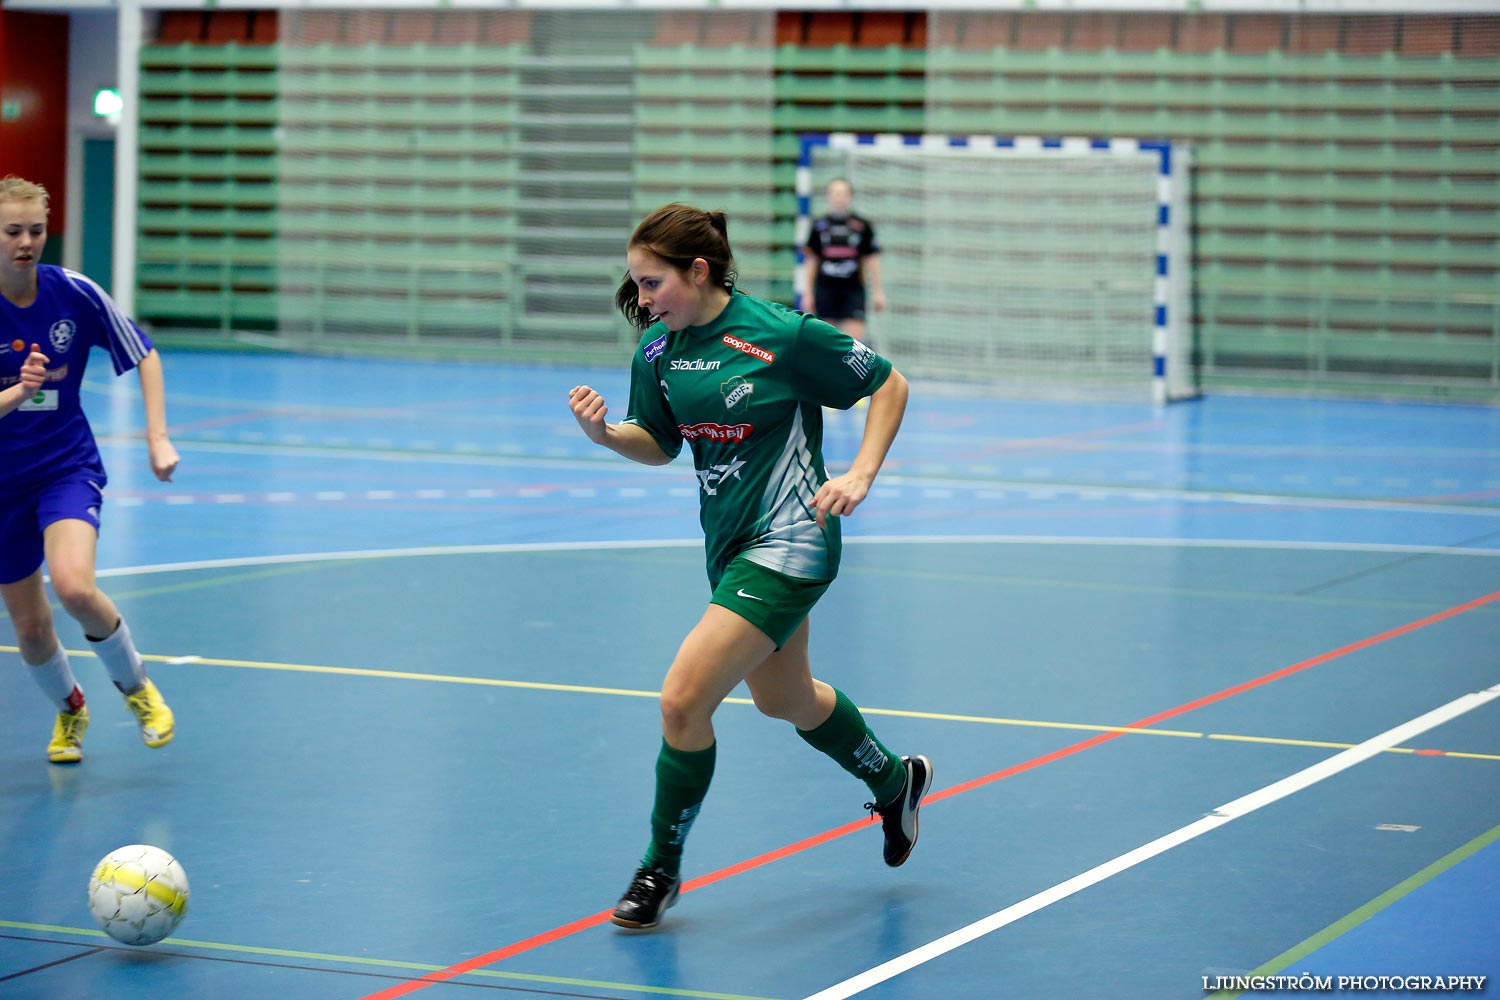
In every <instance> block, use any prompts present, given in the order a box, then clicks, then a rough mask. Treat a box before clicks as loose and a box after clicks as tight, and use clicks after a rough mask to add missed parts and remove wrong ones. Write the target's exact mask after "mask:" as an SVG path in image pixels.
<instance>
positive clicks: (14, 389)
mask: <svg viewBox="0 0 1500 1000" xmlns="http://www.w3.org/2000/svg"><path fill="white" fill-rule="evenodd" d="M48 360H50V359H49V358H48V357H47V355H45V354H43V353H42V352H41V351H39V350H38V349H37V345H35V344H32V345H31V353H30V354H28V355H27V356H26V360H25V361H23V362H22V363H21V381H19V382H17V383H16V384H15V385H13V386H11V387H10V388H8V389H5V390H4V391H0V417H3V416H6V415H8V414H10V413H12V412H14V411H15V410H16V409H18V408H19V407H20V406H21V404H22V403H24V402H26V401H27V400H28V399H30V398H31V397H32V396H35V395H36V392H37V390H38V389H40V388H41V387H42V385H43V383H45V382H46V381H47V362H48Z"/></svg>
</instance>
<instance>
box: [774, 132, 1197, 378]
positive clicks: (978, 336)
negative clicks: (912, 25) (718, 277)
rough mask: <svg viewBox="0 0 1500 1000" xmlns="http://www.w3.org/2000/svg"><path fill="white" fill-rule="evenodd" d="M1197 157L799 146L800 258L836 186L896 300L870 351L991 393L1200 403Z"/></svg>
mask: <svg viewBox="0 0 1500 1000" xmlns="http://www.w3.org/2000/svg"><path fill="white" fill-rule="evenodd" d="M1189 156H1190V154H1189V150H1188V149H1187V148H1186V147H1185V146H1183V145H1180V144H1179V145H1174V144H1172V143H1170V142H1165V141H1145V140H1137V139H1085V138H1065V139H1045V138H1037V137H1027V136H969V135H897V134H876V135H864V134H854V133H847V132H835V133H826V134H813V135H804V136H802V142H801V156H800V160H799V163H798V167H797V229H796V240H797V273H796V275H795V278H794V281H795V286H794V287H795V288H796V291H797V301H798V304H799V306H800V307H802V308H805V309H809V310H810V309H811V308H812V306H813V302H812V296H811V289H810V288H809V287H808V277H809V276H808V273H807V268H806V258H805V254H804V248H805V247H806V245H807V238H808V234H809V232H810V231H811V226H812V223H813V220H814V219H815V218H817V217H819V216H821V215H822V214H824V213H825V212H826V210H827V208H826V203H825V200H824V197H823V195H824V190H825V188H826V186H827V184H828V182H829V181H831V180H832V179H833V178H835V177H843V178H845V179H847V180H848V181H849V182H850V183H851V185H852V187H853V189H854V205H853V211H854V213H855V214H857V215H859V216H861V217H863V218H865V219H867V220H868V221H869V223H870V225H871V226H872V227H873V229H874V233H875V238H876V242H877V245H878V247H879V250H880V273H881V276H882V278H883V282H882V283H883V285H884V288H883V291H884V293H885V297H886V299H887V302H888V307H887V309H886V310H885V311H884V312H877V311H876V310H875V309H874V308H873V302H868V303H867V307H866V319H867V322H868V324H869V331H870V337H871V340H872V342H873V343H874V346H875V347H876V349H877V350H879V351H881V353H883V354H886V355H888V356H889V357H890V358H891V359H892V360H893V361H895V362H896V364H897V365H898V367H901V368H902V369H903V370H909V371H911V372H914V373H916V374H920V375H924V376H929V377H934V378H940V379H952V380H955V381H960V382H966V383H973V382H975V381H980V382H983V383H985V384H987V385H991V386H993V387H995V388H997V389H1004V390H1020V391H1032V390H1035V391H1041V392H1044V393H1049V394H1055V393H1058V392H1062V393H1069V394H1077V393H1082V394H1088V395H1099V394H1107V395H1110V396H1116V397H1120V396H1124V397H1137V396H1142V397H1144V396H1149V398H1151V399H1152V400H1154V401H1156V402H1165V401H1168V400H1174V399H1185V398H1189V397H1192V396H1194V395H1196V388H1195V381H1196V380H1195V378H1194V375H1193V370H1192V356H1193V351H1192V344H1191V339H1192V338H1191V322H1190V317H1189V315H1188V288H1189V283H1190V282H1189V279H1190V266H1191V261H1190V255H1189V252H1188V204H1189V202H1188V170H1189V168H1190V160H1189Z"/></svg>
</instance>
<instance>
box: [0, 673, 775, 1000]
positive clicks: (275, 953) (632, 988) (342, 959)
mask: <svg viewBox="0 0 1500 1000" xmlns="http://www.w3.org/2000/svg"><path fill="white" fill-rule="evenodd" d="M0 648H3V647H0ZM0 927H4V928H10V929H13V930H21V931H36V932H40V933H46V934H68V935H72V936H75V937H88V938H107V935H105V933H104V932H103V931H96V930H93V929H92V928H82V927H59V926H56V925H53V924H29V923H23V922H21V921H18V920H0ZM161 945H162V947H174V946H175V947H178V948H199V949H203V950H205V951H227V952H234V953H238V954H241V955H263V956H267V957H271V958H295V959H302V960H304V961H314V962H327V963H330V964H338V965H367V966H373V967H375V968H385V969H408V970H411V971H414V972H442V971H443V970H444V969H446V968H447V966H443V965H425V964H423V963H420V962H401V961H397V960H395V959H390V958H370V957H360V956H355V955H329V954H326V953H324V952H319V951H292V950H290V949H286V948H260V947H256V946H254V945H248V944H225V943H223V942H219V941H194V940H191V939H189V938H179V937H169V938H166V939H165V940H163V941H162V942H161ZM464 975H466V976H480V977H484V978H489V979H508V980H510V981H512V982H528V983H547V984H549V985H555V986H586V987H590V988H593V989H601V988H602V989H611V990H620V991H622V992H627V993H645V994H648V995H652V996H672V997H687V998H690V1000H768V998H766V997H756V996H744V995H742V994H738V993H710V992H707V991H704V990H689V989H674V988H672V987H667V986H645V985H640V984H636V983H612V982H604V981H601V980H594V979H570V978H566V977H562V976H543V975H537V974H534V973H525V972H502V971H500V970H498V969H472V970H470V971H469V972H466V973H464Z"/></svg>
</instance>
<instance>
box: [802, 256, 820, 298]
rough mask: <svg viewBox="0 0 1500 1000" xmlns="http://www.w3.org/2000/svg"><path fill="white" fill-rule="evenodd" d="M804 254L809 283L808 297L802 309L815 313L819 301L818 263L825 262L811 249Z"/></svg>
mask: <svg viewBox="0 0 1500 1000" xmlns="http://www.w3.org/2000/svg"><path fill="white" fill-rule="evenodd" d="M803 256H804V257H805V258H806V262H805V264H804V268H805V270H806V271H807V277H806V279H805V284H806V285H807V298H806V299H805V300H804V301H803V303H802V311H803V312H805V313H815V312H816V303H817V301H818V298H817V295H816V292H817V288H818V265H820V264H822V263H823V258H822V257H819V256H818V255H817V254H815V253H813V252H812V251H811V250H807V251H804V254H803Z"/></svg>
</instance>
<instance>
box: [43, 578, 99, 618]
mask: <svg viewBox="0 0 1500 1000" xmlns="http://www.w3.org/2000/svg"><path fill="white" fill-rule="evenodd" d="M52 592H53V593H55V594H56V595H57V602H58V603H59V604H61V605H62V606H63V610H64V611H66V612H67V613H68V614H69V615H71V616H72V617H73V618H78V619H83V618H88V617H90V616H91V615H92V613H93V609H94V606H95V604H97V603H98V594H99V588H98V587H97V586H96V585H95V584H94V583H93V581H92V580H89V579H87V578H85V577H82V576H75V575H73V574H69V573H54V574H53V577H52Z"/></svg>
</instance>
